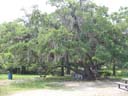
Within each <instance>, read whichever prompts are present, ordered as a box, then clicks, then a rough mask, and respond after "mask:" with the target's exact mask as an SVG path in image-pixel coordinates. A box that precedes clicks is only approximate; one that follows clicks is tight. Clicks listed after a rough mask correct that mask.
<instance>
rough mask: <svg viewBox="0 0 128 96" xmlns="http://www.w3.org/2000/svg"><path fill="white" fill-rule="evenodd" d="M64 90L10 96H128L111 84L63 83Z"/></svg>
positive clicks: (25, 92)
mask: <svg viewBox="0 0 128 96" xmlns="http://www.w3.org/2000/svg"><path fill="white" fill-rule="evenodd" d="M63 83H64V84H65V89H58V90H55V89H54V90H50V89H42V90H41V89H40V90H30V91H24V92H18V93H16V94H12V95H10V96H128V91H124V90H120V89H118V88H117V85H115V84H113V83H112V82H101V81H98V82H63Z"/></svg>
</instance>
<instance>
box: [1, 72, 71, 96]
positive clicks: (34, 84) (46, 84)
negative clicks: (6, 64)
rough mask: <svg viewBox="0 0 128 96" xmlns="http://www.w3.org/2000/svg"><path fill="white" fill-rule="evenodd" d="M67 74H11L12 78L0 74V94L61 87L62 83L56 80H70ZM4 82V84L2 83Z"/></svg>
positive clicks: (4, 95) (3, 95)
mask: <svg viewBox="0 0 128 96" xmlns="http://www.w3.org/2000/svg"><path fill="white" fill-rule="evenodd" d="M71 80H72V78H70V77H69V76H67V77H61V76H48V77H47V78H46V79H44V78H40V77H39V75H16V74H14V75H13V80H7V74H1V75H0V85H1V86H0V96H7V95H8V94H10V93H12V92H16V91H21V90H30V89H42V88H54V89H57V88H60V87H61V88H63V85H61V84H58V83H56V82H62V81H71ZM3 82H4V83H5V84H4V83H3ZM9 82H10V83H9Z"/></svg>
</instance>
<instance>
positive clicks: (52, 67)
mask: <svg viewBox="0 0 128 96" xmlns="http://www.w3.org/2000/svg"><path fill="white" fill-rule="evenodd" d="M48 2H49V4H51V5H52V6H56V10H55V12H53V13H50V14H47V13H42V12H41V10H39V9H38V7H37V6H34V7H33V10H32V13H31V14H29V13H26V12H25V16H24V18H20V19H17V20H14V21H12V22H7V23H2V24H0V68H1V70H10V71H13V72H16V73H17V72H20V73H40V74H43V75H48V74H53V75H61V76H64V75H65V74H71V73H72V72H75V73H78V74H81V75H82V76H83V79H88V80H95V79H97V78H100V77H101V72H102V70H104V69H105V70H112V75H116V70H117V69H121V68H127V67H128V61H127V56H128V36H127V32H128V18H127V14H128V8H127V7H125V8H123V7H121V8H120V10H119V11H118V12H114V13H111V14H109V13H108V8H107V7H105V6H98V5H96V4H95V3H93V2H92V1H90V0H49V1H48ZM24 11H25V10H24Z"/></svg>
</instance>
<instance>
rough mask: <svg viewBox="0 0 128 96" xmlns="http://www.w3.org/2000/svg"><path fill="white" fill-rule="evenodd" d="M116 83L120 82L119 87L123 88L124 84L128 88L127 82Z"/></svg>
mask: <svg viewBox="0 0 128 96" xmlns="http://www.w3.org/2000/svg"><path fill="white" fill-rule="evenodd" d="M116 84H118V88H121V86H124V88H128V84H127V83H122V82H116Z"/></svg>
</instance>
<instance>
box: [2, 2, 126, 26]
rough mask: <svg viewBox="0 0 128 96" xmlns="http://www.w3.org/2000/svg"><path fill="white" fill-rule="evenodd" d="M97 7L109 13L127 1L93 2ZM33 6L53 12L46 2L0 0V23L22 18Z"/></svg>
mask: <svg viewBox="0 0 128 96" xmlns="http://www.w3.org/2000/svg"><path fill="white" fill-rule="evenodd" d="M94 1H95V2H96V3H97V4H98V5H101V6H102V5H105V6H106V7H108V8H109V12H114V11H118V9H119V8H120V6H128V0H94ZM33 5H38V6H39V9H40V10H41V11H43V12H48V13H50V12H53V11H54V9H55V8H53V7H51V6H50V5H48V4H46V0H0V23H3V22H9V21H12V20H14V19H16V18H19V17H22V16H23V15H24V12H23V11H21V9H23V8H24V9H26V10H28V12H29V11H30V9H32V6H33Z"/></svg>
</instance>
